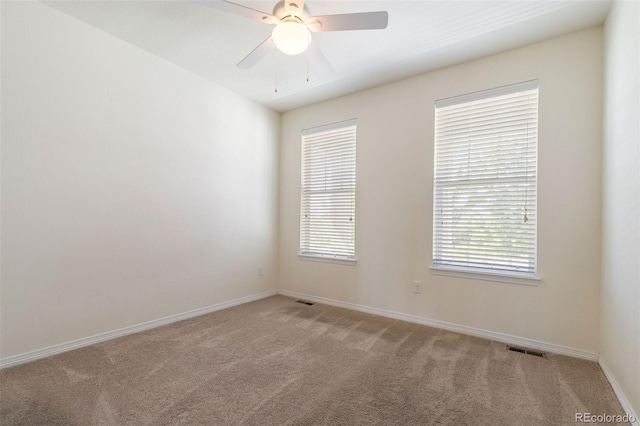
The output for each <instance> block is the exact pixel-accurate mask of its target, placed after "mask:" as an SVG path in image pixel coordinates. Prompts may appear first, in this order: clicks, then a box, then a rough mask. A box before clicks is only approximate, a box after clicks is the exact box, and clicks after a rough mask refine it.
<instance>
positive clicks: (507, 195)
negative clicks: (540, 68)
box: [433, 81, 538, 278]
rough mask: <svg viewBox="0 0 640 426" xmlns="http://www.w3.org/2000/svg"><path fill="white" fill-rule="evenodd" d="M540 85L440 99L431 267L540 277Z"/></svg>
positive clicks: (532, 84) (508, 87) (525, 84)
mask: <svg viewBox="0 0 640 426" xmlns="http://www.w3.org/2000/svg"><path fill="white" fill-rule="evenodd" d="M537 140H538V82H537V81H531V82H526V83H520V84H516V85H512V86H506V87H501V88H497V89H491V90H487V91H483V92H478V93H473V94H469V95H463V96H458V97H455V98H449V99H444V100H441V101H437V102H436V105H435V167H434V226H433V229H434V236H433V268H434V270H437V269H449V270H453V271H456V270H457V271H464V272H472V273H473V272H479V273H483V272H487V273H494V274H496V275H510V276H520V277H532V278H534V277H535V274H536V223H537V220H536V219H537V217H536V186H537V184H536V176H537V151H538V150H537Z"/></svg>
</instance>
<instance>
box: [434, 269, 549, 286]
mask: <svg viewBox="0 0 640 426" xmlns="http://www.w3.org/2000/svg"><path fill="white" fill-rule="evenodd" d="M429 269H431V273H432V274H433V275H445V276H448V277H457V278H470V279H474V280H482V281H496V282H501V283H510V284H521V285H532V286H537V285H538V284H540V281H542V279H541V278H540V277H538V276H524V275H518V274H509V273H502V272H488V271H471V270H468V269H457V268H446V267H442V266H431V267H430V268H429Z"/></svg>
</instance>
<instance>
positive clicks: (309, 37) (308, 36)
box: [307, 31, 311, 83]
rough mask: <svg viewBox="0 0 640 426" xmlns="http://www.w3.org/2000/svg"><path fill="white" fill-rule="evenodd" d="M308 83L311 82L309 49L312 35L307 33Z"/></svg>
mask: <svg viewBox="0 0 640 426" xmlns="http://www.w3.org/2000/svg"><path fill="white" fill-rule="evenodd" d="M307 40H308V42H307V83H308V82H309V48H310V47H311V33H309V32H308V31H307Z"/></svg>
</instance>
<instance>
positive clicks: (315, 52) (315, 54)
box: [309, 41, 336, 76]
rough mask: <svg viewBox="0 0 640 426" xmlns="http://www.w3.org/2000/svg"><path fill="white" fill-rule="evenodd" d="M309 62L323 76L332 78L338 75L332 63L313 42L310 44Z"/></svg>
mask: <svg viewBox="0 0 640 426" xmlns="http://www.w3.org/2000/svg"><path fill="white" fill-rule="evenodd" d="M309 61H311V64H312V65H313V67H314V68H315V69H316V70H317V71H318V72H319V73H320V74H322V75H324V76H330V75H333V74H335V73H336V70H335V69H334V68H333V66H332V65H331V62H329V60H328V59H327V57H326V56H324V53H322V50H320V48H319V47H318V45H317V44H315V43H314V42H313V41H311V43H310V44H309Z"/></svg>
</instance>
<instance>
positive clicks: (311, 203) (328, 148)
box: [300, 120, 356, 259]
mask: <svg viewBox="0 0 640 426" xmlns="http://www.w3.org/2000/svg"><path fill="white" fill-rule="evenodd" d="M355 196H356V122H355V120H349V121H345V122H341V123H336V124H332V125H328V126H323V127H317V128H314V129H308V130H305V131H304V132H303V133H302V191H301V202H300V205H301V215H300V216H301V220H300V254H303V255H311V256H320V257H329V258H339V259H340V258H341V259H355V229H356V222H355V209H356V204H355V201H356V200H355Z"/></svg>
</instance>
